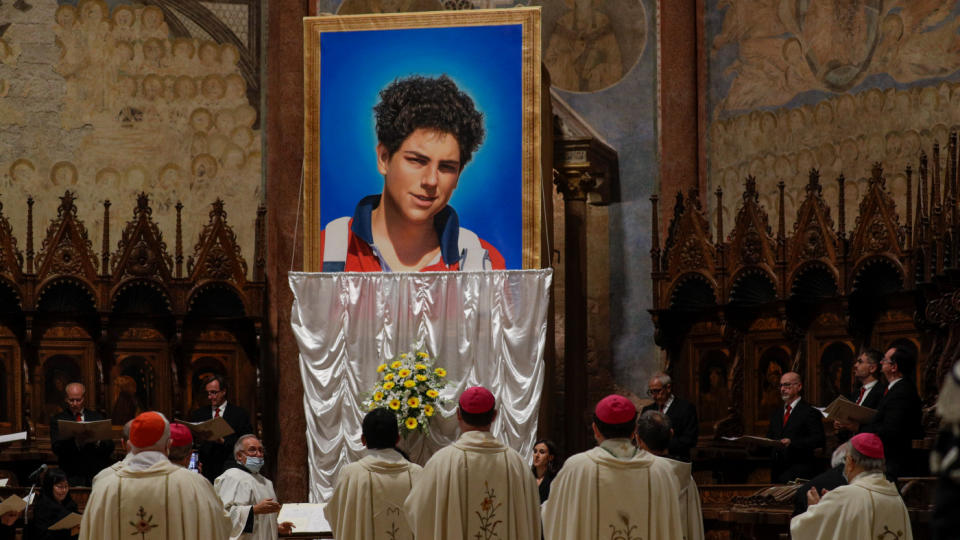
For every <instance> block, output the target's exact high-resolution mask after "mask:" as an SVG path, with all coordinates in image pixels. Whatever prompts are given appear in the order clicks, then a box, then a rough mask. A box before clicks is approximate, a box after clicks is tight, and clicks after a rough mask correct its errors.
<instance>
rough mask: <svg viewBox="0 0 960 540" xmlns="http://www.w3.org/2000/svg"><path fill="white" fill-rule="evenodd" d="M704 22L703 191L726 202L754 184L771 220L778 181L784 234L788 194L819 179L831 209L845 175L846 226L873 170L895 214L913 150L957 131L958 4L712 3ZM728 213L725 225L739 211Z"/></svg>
mask: <svg viewBox="0 0 960 540" xmlns="http://www.w3.org/2000/svg"><path fill="white" fill-rule="evenodd" d="M704 17H705V22H706V25H705V27H706V32H707V44H708V56H707V76H708V88H709V90H708V94H707V96H706V97H707V105H708V110H709V113H708V114H709V118H708V130H707V149H708V150H707V152H708V156H707V159H708V186H707V191H708V192H713V191H714V190H715V189H716V188H718V187H719V188H721V189H723V191H724V193H726V194H728V195H727V197H734V198H733V199H730V198H725V201H731V200H736V199H737V198H739V195H740V193H742V190H743V182H744V178H745V177H746V176H747V175H754V176H756V177H757V179H758V187H759V190H760V192H761V203H762V204H763V205H764V206H765V207H766V208H767V210H768V211H770V212H776V209H777V202H776V201H777V199H776V190H777V189H776V184H777V182H778V181H780V180H784V181H785V182H786V183H787V186H788V189H787V190H786V201H785V206H786V216H787V222H788V223H789V222H790V220H791V219H792V216H794V215H795V212H796V208H797V205H798V204H799V203H800V202H801V201H802V197H803V194H802V193H801V191H802V190H800V189H790V187H789V186H802V185H805V184H806V182H807V174H808V172H809V170H810V169H811V168H818V169H819V170H820V173H821V179H822V180H821V181H822V183H823V184H824V197H825V198H826V200H827V201H828V202H829V203H830V204H831V206H832V207H834V208H836V205H837V199H838V188H837V183H836V182H835V181H834V180H835V179H836V177H837V176H838V175H839V174H840V173H841V172H842V173H843V174H844V176H845V177H846V179H847V180H848V182H847V185H846V190H845V199H846V203H847V205H846V210H847V212H848V215H847V216H846V218H847V220H846V221H847V223H853V217H854V216H855V212H856V209H857V204H858V203H859V200H860V197H861V196H862V195H863V194H864V193H865V191H866V187H867V178H868V177H869V171H870V166H871V165H872V164H873V163H874V162H877V161H880V162H882V163H883V164H884V169H885V173H886V177H887V187H888V189H890V190H891V193H892V195H893V196H894V199H895V200H896V201H897V204H898V206H899V207H900V208H901V209H902V208H903V207H904V205H905V201H906V196H907V194H906V175H905V174H904V169H905V167H906V166H907V165H908V164H910V165H912V166H913V167H914V169H916V166H917V160H916V157H917V155H918V152H919V151H920V149H922V148H926V149H929V148H930V147H931V146H932V144H933V142H934V141H940V142H941V143H942V142H944V141H945V140H946V138H947V134H948V130H949V129H950V128H951V127H952V126H954V125H956V124H958V123H960V107H958V105H960V72H958V69H960V35H958V33H957V32H958V28H960V3H958V2H956V0H930V1H925V2H917V1H914V0H896V1H891V2H880V1H877V0H810V1H805V2H801V1H798V0H783V1H775V2H774V1H767V2H729V1H727V0H708V1H707V2H706V13H705V15H704ZM944 159H945V156H944ZM708 200H710V203H711V204H713V197H710V198H709V199H708ZM724 206H725V208H724V209H723V212H724V216H723V217H724V220H725V221H726V222H727V223H730V222H732V219H733V217H734V215H735V214H734V212H735V211H736V205H735V204H725V205H724ZM715 210H716V209H715V208H711V211H714V212H715ZM901 211H902V210H901ZM728 220H730V221H728Z"/></svg>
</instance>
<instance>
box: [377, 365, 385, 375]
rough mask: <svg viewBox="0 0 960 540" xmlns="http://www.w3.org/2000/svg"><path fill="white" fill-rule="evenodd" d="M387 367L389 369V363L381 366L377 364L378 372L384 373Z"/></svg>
mask: <svg viewBox="0 0 960 540" xmlns="http://www.w3.org/2000/svg"><path fill="white" fill-rule="evenodd" d="M385 369H387V365H386V364H380V365H379V366H377V373H383V372H384V370H385Z"/></svg>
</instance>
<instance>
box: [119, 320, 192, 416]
mask: <svg viewBox="0 0 960 540" xmlns="http://www.w3.org/2000/svg"><path fill="white" fill-rule="evenodd" d="M172 362H173V361H172V357H171V354H170V344H169V341H168V338H167V336H166V335H165V334H164V333H163V332H161V331H160V330H158V329H157V328H154V327H152V326H149V325H147V322H135V323H134V324H133V325H131V326H128V327H126V328H122V330H120V331H119V335H117V339H116V342H115V344H114V347H113V352H112V363H111V367H110V370H109V379H108V380H107V381H106V382H107V387H108V391H107V400H108V401H109V407H108V413H109V414H110V416H111V419H112V420H113V423H114V425H118V426H119V425H123V424H124V422H126V420H124V418H127V417H128V416H129V415H130V412H131V410H157V411H161V412H163V413H165V414H168V415H169V414H172V413H173V407H172V398H171V394H172V385H171V380H172V379H171V378H172V377H175V372H176V370H175V369H173V368H172V366H173V364H172Z"/></svg>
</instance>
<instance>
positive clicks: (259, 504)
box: [213, 434, 292, 540]
mask: <svg viewBox="0 0 960 540" xmlns="http://www.w3.org/2000/svg"><path fill="white" fill-rule="evenodd" d="M233 456H234V459H235V461H232V462H230V463H227V464H224V468H225V469H226V470H224V471H223V474H221V475H220V476H218V477H217V479H216V480H215V481H214V483H213V487H214V489H216V490H217V495H219V496H220V500H222V501H223V506H224V507H225V508H226V509H227V512H229V514H230V521H231V523H232V524H233V529H232V531H231V533H230V538H231V539H241V540H276V539H277V538H278V537H279V535H280V534H290V532H291V530H292V524H291V523H289V522H284V523H279V524H278V523H277V514H278V513H279V512H280V503H278V502H277V494H276V493H275V492H274V491H273V482H271V481H270V480H269V479H267V478H265V477H264V476H263V475H261V474H260V468H261V467H263V445H262V444H260V439H258V438H257V437H256V435H250V434H247V435H241V436H240V438H239V439H237V442H236V443H235V444H234V445H233Z"/></svg>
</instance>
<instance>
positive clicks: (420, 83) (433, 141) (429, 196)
mask: <svg viewBox="0 0 960 540" xmlns="http://www.w3.org/2000/svg"><path fill="white" fill-rule="evenodd" d="M373 110H374V115H375V117H376V122H377V128H376V131H377V140H378V143H377V147H376V153H377V169H378V170H379V171H380V174H382V175H383V192H382V193H381V194H377V195H369V196H367V197H364V198H363V199H361V200H360V202H359V203H358V204H357V207H356V210H355V212H354V215H353V216H352V217H342V218H339V219H336V220H334V221H332V222H330V224H328V225H327V228H326V229H325V230H324V231H323V234H322V237H321V246H322V250H323V270H324V271H325V272H337V271H348V272H418V271H440V270H491V269H493V270H500V269H504V268H505V267H506V264H505V262H504V259H503V256H502V255H500V252H498V251H497V249H496V248H494V247H493V246H492V245H491V244H489V243H488V242H485V241H483V240H481V239H480V238H479V237H477V235H476V234H474V233H473V232H471V231H469V230H468V229H465V228H462V227H460V223H459V219H458V217H457V213H456V211H454V209H453V208H452V207H451V206H449V205H448V204H447V203H448V202H449V200H450V197H451V196H452V195H453V191H454V190H455V189H456V187H457V182H458V180H459V178H460V173H461V172H463V168H464V167H465V166H466V164H467V163H468V162H469V161H470V159H471V157H473V153H474V152H476V150H477V148H479V146H480V143H481V142H482V141H483V135H484V130H483V114H482V113H480V112H479V111H478V110H477V109H476V107H475V106H474V103H473V100H472V99H471V98H470V96H468V95H467V94H465V93H464V92H462V91H461V90H460V89H459V88H458V87H457V85H456V83H454V82H453V81H452V80H451V79H450V78H449V77H447V76H446V75H441V76H440V77H436V78H429V77H421V76H416V75H415V76H411V77H407V78H404V79H397V80H395V81H394V82H392V83H390V84H389V85H388V86H387V87H386V88H384V89H383V90H381V91H380V103H378V104H377V105H376V106H375V107H374V109H373Z"/></svg>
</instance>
